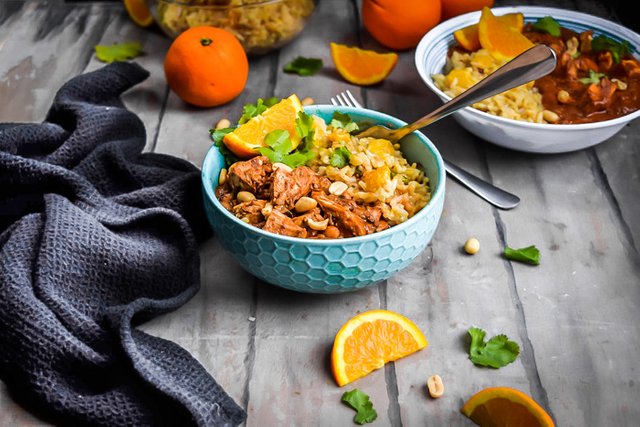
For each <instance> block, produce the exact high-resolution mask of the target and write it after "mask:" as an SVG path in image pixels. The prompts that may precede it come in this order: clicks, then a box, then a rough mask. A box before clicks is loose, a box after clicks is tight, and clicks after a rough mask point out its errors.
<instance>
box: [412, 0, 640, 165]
mask: <svg viewBox="0 0 640 427" xmlns="http://www.w3.org/2000/svg"><path fill="white" fill-rule="evenodd" d="M491 11H492V12H493V14H494V15H504V14H506V13H522V14H523V15H524V21H525V23H527V22H535V21H537V20H538V19H539V18H543V17H545V16H552V17H553V18H554V19H555V20H556V21H558V23H559V24H560V26H562V27H565V28H569V29H571V30H574V31H576V32H582V31H586V30H593V34H594V37H595V36H598V35H605V36H607V37H609V38H611V39H613V40H616V41H622V40H626V41H628V42H629V43H630V44H631V51H632V54H633V55H634V56H635V57H636V58H638V57H639V56H638V55H639V52H640V35H638V34H637V33H635V32H634V31H632V30H630V29H628V28H626V27H623V26H621V25H619V24H616V23H614V22H611V21H608V20H606V19H602V18H598V17H595V16H591V15H587V14H585V13H580V12H574V11H570V10H564V9H557V8H551V7H537V6H518V7H496V8H492V9H491ZM480 14H481V12H479V11H478V12H470V13H466V14H464V15H459V16H456V17H454V18H451V19H449V20H447V21H444V22H442V23H440V24H439V25H437V26H436V27H434V28H433V29H431V30H430V31H429V32H428V33H427V34H425V36H424V37H423V38H422V40H420V43H419V44H418V46H417V48H416V53H415V65H416V68H417V70H418V73H419V74H420V77H421V78H422V80H423V81H424V82H425V83H426V85H427V86H428V87H429V88H430V89H431V90H432V91H433V92H434V93H435V94H436V95H437V96H438V97H439V98H440V99H441V100H442V101H443V102H446V101H449V100H450V99H451V97H450V96H449V95H447V94H445V93H444V92H443V91H442V90H440V89H439V88H438V87H437V86H436V85H435V83H434V82H433V78H432V76H433V75H434V74H439V73H442V72H443V70H444V67H445V63H446V58H447V51H448V49H449V47H450V46H451V45H453V44H455V40H454V38H453V33H454V31H456V30H459V29H461V28H464V27H467V26H469V25H473V24H477V23H478V21H479V20H480ZM639 116H640V110H636V111H634V112H632V113H630V114H627V115H625V116H622V117H618V118H615V119H611V120H605V121H601V122H595V123H580V124H547V123H530V122H524V121H519V120H514V119H507V118H504V117H499V116H496V115H493V114H489V113H485V112H483V111H480V110H478V109H475V108H473V107H466V108H463V109H461V110H458V111H457V112H456V113H454V117H455V119H456V120H457V121H458V123H460V125H461V126H462V127H464V128H465V129H467V130H468V131H469V132H471V133H473V134H475V135H477V136H479V137H480V138H482V139H484V140H487V141H489V142H492V143H494V144H496V145H500V146H502V147H505V148H509V149H513V150H518V151H525V152H531V153H564V152H570V151H576V150H581V149H584V148H587V147H590V146H593V145H596V144H599V143H601V142H603V141H606V140H607V139H609V138H611V137H612V136H613V135H615V134H616V133H617V132H619V131H620V130H621V129H622V128H623V127H624V126H625V125H626V124H628V123H629V122H631V121H632V120H634V119H636V118H638V117H639Z"/></svg>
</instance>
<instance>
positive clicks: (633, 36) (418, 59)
mask: <svg viewBox="0 0 640 427" xmlns="http://www.w3.org/2000/svg"><path fill="white" fill-rule="evenodd" d="M491 11H492V12H500V14H503V13H512V12H521V13H522V14H523V15H524V17H525V20H526V19H527V13H529V14H544V15H551V16H558V14H560V15H561V18H562V19H563V20H566V21H572V22H575V23H580V24H583V25H585V26H589V27H593V30H594V32H596V33H597V32H598V29H597V25H598V24H601V25H606V27H609V28H607V31H608V32H610V33H611V32H613V33H615V34H616V35H621V36H622V37H623V38H625V40H628V41H629V42H630V43H631V44H632V46H633V48H634V50H635V52H636V56H637V52H640V34H638V33H636V32H634V31H633V30H631V29H629V28H627V27H625V26H622V25H620V24H618V23H616V22H613V21H610V20H608V19H604V18H600V17H597V16H593V15H588V14H586V13H582V12H576V11H573V10H568V9H560V8H555V7H545V6H502V7H495V8H491ZM480 13H481V12H480V11H474V12H468V13H465V14H462V15H458V16H455V17H453V18H450V19H448V20H446V21H443V22H441V23H440V24H438V25H436V26H435V27H434V28H432V29H431V30H429V31H428V32H427V33H426V34H425V35H424V36H423V37H422V39H421V40H420V42H419V43H418V46H417V47H416V52H415V55H414V64H415V67H416V69H417V71H418V74H419V75H420V77H421V78H422V80H423V82H424V83H425V84H426V85H427V86H428V87H429V89H431V90H432V91H433V92H434V93H435V94H436V95H437V96H438V97H439V98H440V99H443V100H446V101H450V100H451V99H452V98H451V97H450V96H449V95H447V94H446V93H444V92H443V91H442V90H440V88H438V87H437V86H436V85H435V83H434V82H433V78H432V76H431V75H429V74H428V73H427V71H426V70H425V67H423V65H424V64H425V62H426V60H427V57H426V56H425V54H424V53H425V50H426V49H427V46H428V45H429V44H431V43H432V42H433V39H434V38H435V37H437V36H440V35H441V34H447V35H448V34H452V33H453V31H455V30H456V29H458V28H462V26H461V24H463V23H464V24H466V25H469V24H470V23H472V22H470V20H471V19H472V18H473V19H474V20H475V21H477V20H478V19H479V17H480ZM466 25H465V26H466ZM463 111H464V112H465V113H470V114H473V115H475V116H479V117H480V118H483V119H485V120H491V121H495V122H498V123H502V124H505V125H508V126H513V127H522V128H528V129H536V130H540V131H545V130H554V131H571V130H576V131H578V130H589V129H600V128H607V127H610V126H611V127H613V126H620V125H623V124H625V123H628V122H630V121H632V120H634V119H636V118H637V117H639V116H640V108H639V109H637V110H635V111H632V112H631V113H629V114H625V115H624V116H620V117H616V118H614V119H609V120H602V121H599V122H592V123H567V124H553V123H534V122H526V121H522V120H516V119H510V118H507V117H501V116H497V115H494V114H490V113H487V112H484V111H481V110H478V109H477V108H474V107H472V106H467V107H464V108H462V109H460V110H458V112H463Z"/></svg>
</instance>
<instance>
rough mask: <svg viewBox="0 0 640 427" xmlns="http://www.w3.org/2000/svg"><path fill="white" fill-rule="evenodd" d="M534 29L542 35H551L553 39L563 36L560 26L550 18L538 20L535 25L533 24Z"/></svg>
mask: <svg viewBox="0 0 640 427" xmlns="http://www.w3.org/2000/svg"><path fill="white" fill-rule="evenodd" d="M533 29H534V30H536V31H538V32H540V33H548V34H551V35H552V36H553V37H560V34H561V31H560V24H559V23H558V21H556V20H555V19H553V18H552V17H550V16H545V17H543V18H540V19H538V20H537V21H536V22H535V24H533Z"/></svg>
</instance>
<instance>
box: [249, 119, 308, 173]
mask: <svg viewBox="0 0 640 427" xmlns="http://www.w3.org/2000/svg"><path fill="white" fill-rule="evenodd" d="M264 143H265V145H266V147H259V148H258V152H259V153H260V154H262V155H263V156H267V158H268V159H269V160H270V161H271V162H272V163H276V162H279V163H284V164H285V165H287V166H290V167H292V168H297V167H298V166H302V165H304V164H305V163H307V161H308V160H309V156H308V155H307V153H303V152H301V151H294V152H293V153H292V152H291V150H292V149H293V144H292V142H291V138H290V137H289V131H288V130H282V129H277V130H274V131H271V132H269V133H268V134H267V135H266V136H265V137H264Z"/></svg>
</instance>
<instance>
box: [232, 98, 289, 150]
mask: <svg viewBox="0 0 640 427" xmlns="http://www.w3.org/2000/svg"><path fill="white" fill-rule="evenodd" d="M300 111H302V104H301V103H300V99H298V97H297V96H296V95H295V94H294V95H291V96H290V97H288V98H286V99H283V100H282V101H280V102H278V103H277V104H275V105H273V106H271V107H270V108H268V109H267V110H265V111H264V112H263V113H262V114H260V115H257V116H255V117H252V118H251V119H249V120H248V121H247V122H246V123H243V124H241V125H240V126H238V127H237V128H236V129H235V130H234V131H233V132H230V133H228V134H226V135H225V136H224V139H223V142H224V145H226V146H227V148H228V149H229V150H230V151H231V152H232V153H233V154H235V155H236V156H238V157H239V158H241V159H248V158H250V157H253V156H255V155H257V154H258V152H257V150H256V149H257V148H258V147H264V146H265V145H264V137H265V136H266V135H267V134H268V133H269V132H271V131H274V130H277V129H283V130H286V131H288V132H289V137H290V138H291V144H292V146H293V148H296V147H297V146H298V144H299V143H300V137H299V136H298V135H297V134H296V118H297V117H298V112H300Z"/></svg>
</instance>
